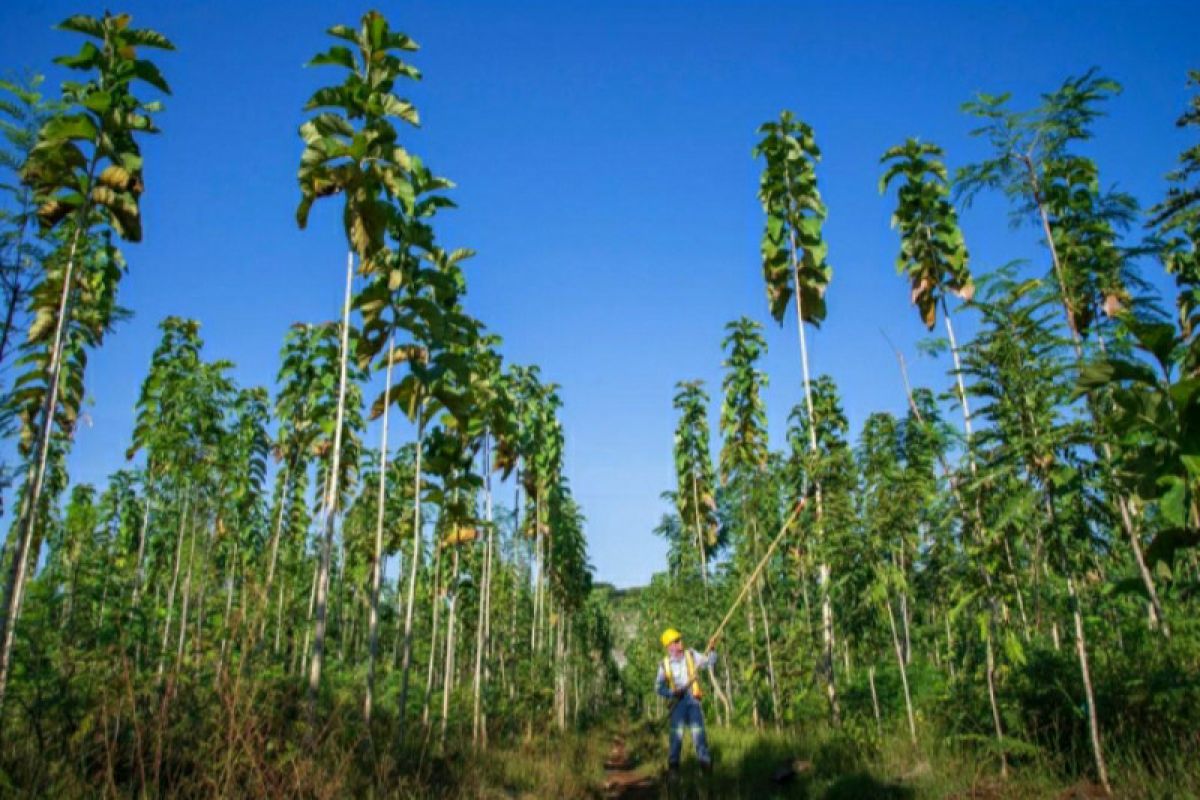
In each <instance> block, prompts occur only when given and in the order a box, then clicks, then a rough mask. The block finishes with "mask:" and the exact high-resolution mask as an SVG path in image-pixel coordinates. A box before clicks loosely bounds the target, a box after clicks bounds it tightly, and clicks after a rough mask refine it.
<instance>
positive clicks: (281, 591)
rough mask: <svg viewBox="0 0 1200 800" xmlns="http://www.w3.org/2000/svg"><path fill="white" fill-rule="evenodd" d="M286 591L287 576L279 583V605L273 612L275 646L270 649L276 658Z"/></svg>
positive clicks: (281, 629)
mask: <svg viewBox="0 0 1200 800" xmlns="http://www.w3.org/2000/svg"><path fill="white" fill-rule="evenodd" d="M286 590H287V576H286V575H284V576H283V577H282V578H281V579H280V581H279V605H278V607H277V608H276V610H275V646H274V648H272V652H273V653H274V655H275V656H276V657H278V656H279V637H280V634H281V632H282V631H283V595H284V593H285V592H286ZM293 602H294V601H293Z"/></svg>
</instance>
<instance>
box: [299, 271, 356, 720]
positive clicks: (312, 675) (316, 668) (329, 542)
mask: <svg viewBox="0 0 1200 800" xmlns="http://www.w3.org/2000/svg"><path fill="white" fill-rule="evenodd" d="M353 281H354V253H352V252H351V253H347V254H346V298H345V302H344V303H343V305H342V331H341V333H342V336H341V339H342V341H341V349H340V352H339V355H338V361H339V362H340V363H339V365H338V402H337V419H336V421H335V423H334V427H333V458H332V459H331V461H332V464H331V467H330V473H329V486H328V488H327V490H326V494H325V502H324V506H323V509H322V511H323V515H324V516H323V519H322V527H323V531H322V536H321V539H322V541H321V563H320V566H319V567H318V572H319V578H318V580H317V609H316V613H317V620H316V630H315V631H314V633H313V653H312V660H311V661H310V663H309V671H308V717H309V722H315V721H316V716H317V689H318V688H319V687H320V685H321V667H322V666H323V664H324V661H325V618H326V614H327V612H328V605H329V557H330V554H331V551H332V549H333V523H334V517H335V516H336V508H337V502H338V489H339V487H338V478H339V477H340V475H339V473H340V472H341V465H342V424H343V421H344V420H345V416H346V362H347V361H348V360H349V356H350V353H349V349H350V288H351V285H352V283H353Z"/></svg>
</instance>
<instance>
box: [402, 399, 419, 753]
mask: <svg viewBox="0 0 1200 800" xmlns="http://www.w3.org/2000/svg"><path fill="white" fill-rule="evenodd" d="M424 445H425V403H424V402H421V403H419V404H418V405H417V457H416V477H415V478H414V479H413V484H414V489H413V543H412V544H413V546H412V555H411V556H410V557H409V561H410V563H409V565H408V602H407V603H406V604H405V609H404V645H403V647H402V648H401V655H400V704H399V711H398V712H397V735H396V738H397V741H398V742H401V743H402V742H403V741H404V731H405V720H406V717H407V715H408V676H409V671H410V669H411V667H412V627H413V605H414V602H415V599H416V593H417V564H418V563H419V562H420V560H421V455H422V451H423V450H424Z"/></svg>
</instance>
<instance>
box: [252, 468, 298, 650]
mask: <svg viewBox="0 0 1200 800" xmlns="http://www.w3.org/2000/svg"><path fill="white" fill-rule="evenodd" d="M292 460H293V459H291V458H289V459H288V460H287V461H285V462H284V464H283V474H282V475H280V476H279V513H277V514H276V515H275V530H274V531H273V532H272V533H271V557H270V559H269V560H268V562H267V582H266V585H265V586H264V587H263V614H262V622H261V624H260V626H259V630H258V636H259V638H260V639H261V638H262V636H263V634H265V633H266V631H267V613H266V609H267V606H268V605H269V604H270V602H271V600H270V598H271V584H272V583H273V582H274V580H275V565H276V564H277V563H278V561H279V539H280V536H282V534H283V515H284V512H285V510H286V509H287V507H288V485H289V484H290V483H291V480H292V471H293V469H294V467H293V465H292Z"/></svg>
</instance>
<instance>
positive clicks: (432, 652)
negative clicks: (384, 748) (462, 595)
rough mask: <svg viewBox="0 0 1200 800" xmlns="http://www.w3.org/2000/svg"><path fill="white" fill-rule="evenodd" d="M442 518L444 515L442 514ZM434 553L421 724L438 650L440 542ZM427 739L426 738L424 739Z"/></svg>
mask: <svg viewBox="0 0 1200 800" xmlns="http://www.w3.org/2000/svg"><path fill="white" fill-rule="evenodd" d="M442 519H445V516H444V515H442ZM437 528H438V525H437V523H435V524H434V538H435V539H436V538H437V537H438V535H439V534H438V533H437ZM434 547H435V555H434V558H433V588H432V594H431V597H432V599H433V603H432V608H431V609H430V610H429V613H430V622H429V629H430V634H429V662H428V665H427V667H426V670H425V700H424V702H422V703H421V724H422V725H425V726H428V725H429V701H430V700H431V699H432V698H433V682H434V681H433V677H434V666H435V665H436V664H437V652H438V623H439V621H440V619H441V611H442V603H441V594H442V545H441V542H435V543H434ZM426 741H428V739H427V740H426Z"/></svg>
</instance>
